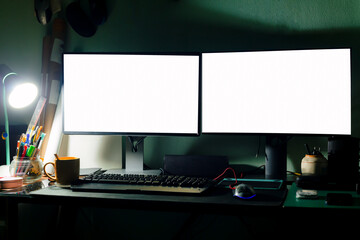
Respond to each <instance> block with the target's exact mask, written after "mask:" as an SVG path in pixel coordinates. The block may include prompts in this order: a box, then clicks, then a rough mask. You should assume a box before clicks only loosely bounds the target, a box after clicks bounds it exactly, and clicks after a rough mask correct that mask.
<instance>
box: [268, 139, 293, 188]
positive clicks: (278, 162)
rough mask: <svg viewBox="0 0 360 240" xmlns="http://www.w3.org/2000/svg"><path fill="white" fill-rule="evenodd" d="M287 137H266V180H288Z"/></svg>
mask: <svg viewBox="0 0 360 240" xmlns="http://www.w3.org/2000/svg"><path fill="white" fill-rule="evenodd" d="M287 141H288V137H287V136H286V135H281V136H278V135H271V136H266V142H265V178H266V179H278V180H284V181H285V180H286V161H287Z"/></svg>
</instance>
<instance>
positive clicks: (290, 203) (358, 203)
mask: <svg viewBox="0 0 360 240" xmlns="http://www.w3.org/2000/svg"><path fill="white" fill-rule="evenodd" d="M297 190H299V188H298V187H297V186H296V184H295V183H293V184H292V186H291V188H290V190H289V192H288V196H287V198H286V200H285V202H284V207H285V208H299V207H301V208H309V209H315V208H316V209H359V210H360V195H359V194H357V193H356V192H355V191H328V190H317V192H318V198H316V199H297V198H296V191H297ZM328 193H347V194H351V196H352V198H353V203H352V205H350V206H341V205H340V206H339V205H327V204H326V195H327V194H328Z"/></svg>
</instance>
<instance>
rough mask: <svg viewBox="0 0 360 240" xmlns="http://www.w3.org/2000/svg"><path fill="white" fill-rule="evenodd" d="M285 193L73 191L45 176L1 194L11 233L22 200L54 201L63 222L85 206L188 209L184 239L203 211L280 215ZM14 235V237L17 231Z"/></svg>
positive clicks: (281, 191)
mask: <svg viewBox="0 0 360 240" xmlns="http://www.w3.org/2000/svg"><path fill="white" fill-rule="evenodd" d="M286 193H287V189H286V187H285V188H284V189H282V190H258V191H257V196H256V198H254V199H251V200H241V199H238V198H235V197H233V196H232V191H231V190H230V189H226V188H214V189H211V190H210V191H209V192H207V193H205V194H202V195H178V194H144V193H96V192H73V191H71V190H70V189H68V188H61V187H58V186H56V185H49V182H48V181H47V180H44V181H42V182H37V183H35V184H33V186H31V185H29V186H26V187H24V188H22V189H18V191H13V192H2V193H0V197H2V198H5V199H6V202H7V211H8V214H7V224H8V232H11V233H16V232H17V231H18V222H17V217H16V216H17V214H18V205H19V204H20V203H31V204H44V203H51V204H54V205H58V206H60V207H61V215H62V216H64V218H63V222H62V223H60V224H58V225H60V226H61V225H69V215H70V216H71V215H73V213H74V211H76V209H77V208H78V207H83V206H90V207H91V206H95V207H96V206H97V207H99V206H100V207H105V208H117V209H119V208H120V209H135V210H142V211H148V210H151V211H175V212H188V213H191V215H190V217H189V218H188V220H187V221H186V222H184V224H183V226H182V228H181V229H180V230H179V233H178V234H177V235H176V236H175V237H174V239H181V238H182V237H181V234H182V233H183V232H184V230H185V229H186V228H187V227H188V226H190V225H191V224H192V223H193V222H194V221H195V220H196V219H197V217H198V216H199V215H200V214H208V213H211V214H223V215H233V216H237V215H249V216H256V215H259V216H272V215H279V211H281V209H282V205H283V202H284V200H285V197H286ZM70 218H71V217H70ZM70 225H71V224H70ZM11 237H14V234H12V235H11Z"/></svg>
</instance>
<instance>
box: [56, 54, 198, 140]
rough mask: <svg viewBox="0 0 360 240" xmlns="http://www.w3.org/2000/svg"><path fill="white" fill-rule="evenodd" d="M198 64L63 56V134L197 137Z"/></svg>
mask: <svg viewBox="0 0 360 240" xmlns="http://www.w3.org/2000/svg"><path fill="white" fill-rule="evenodd" d="M199 59H200V55H166V54H164V55H161V54H159V55H151V54H149V55H147V54H144V55H142V54H74V53H73V54H72V53H69V54H64V56H63V74H64V75H63V78H64V107H63V114H64V132H65V133H76V134H81V133H84V134H92V133H94V134H107V133H109V134H112V133H114V134H117V133H120V134H122V135H156V134H180V135H198V134H199V92H200V89H199V85H200V77H199V72H200V66H199V64H200V61H199Z"/></svg>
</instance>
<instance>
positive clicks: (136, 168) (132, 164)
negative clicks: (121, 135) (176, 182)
mask: <svg viewBox="0 0 360 240" xmlns="http://www.w3.org/2000/svg"><path fill="white" fill-rule="evenodd" d="M144 139H145V137H133V136H129V137H128V138H127V139H126V145H125V157H124V158H125V161H124V160H123V169H111V170H107V171H106V174H112V173H116V174H142V175H160V173H161V170H160V169H155V170H153V169H151V170H145V169H144ZM123 151H124V150H123ZM124 165H125V166H124Z"/></svg>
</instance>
